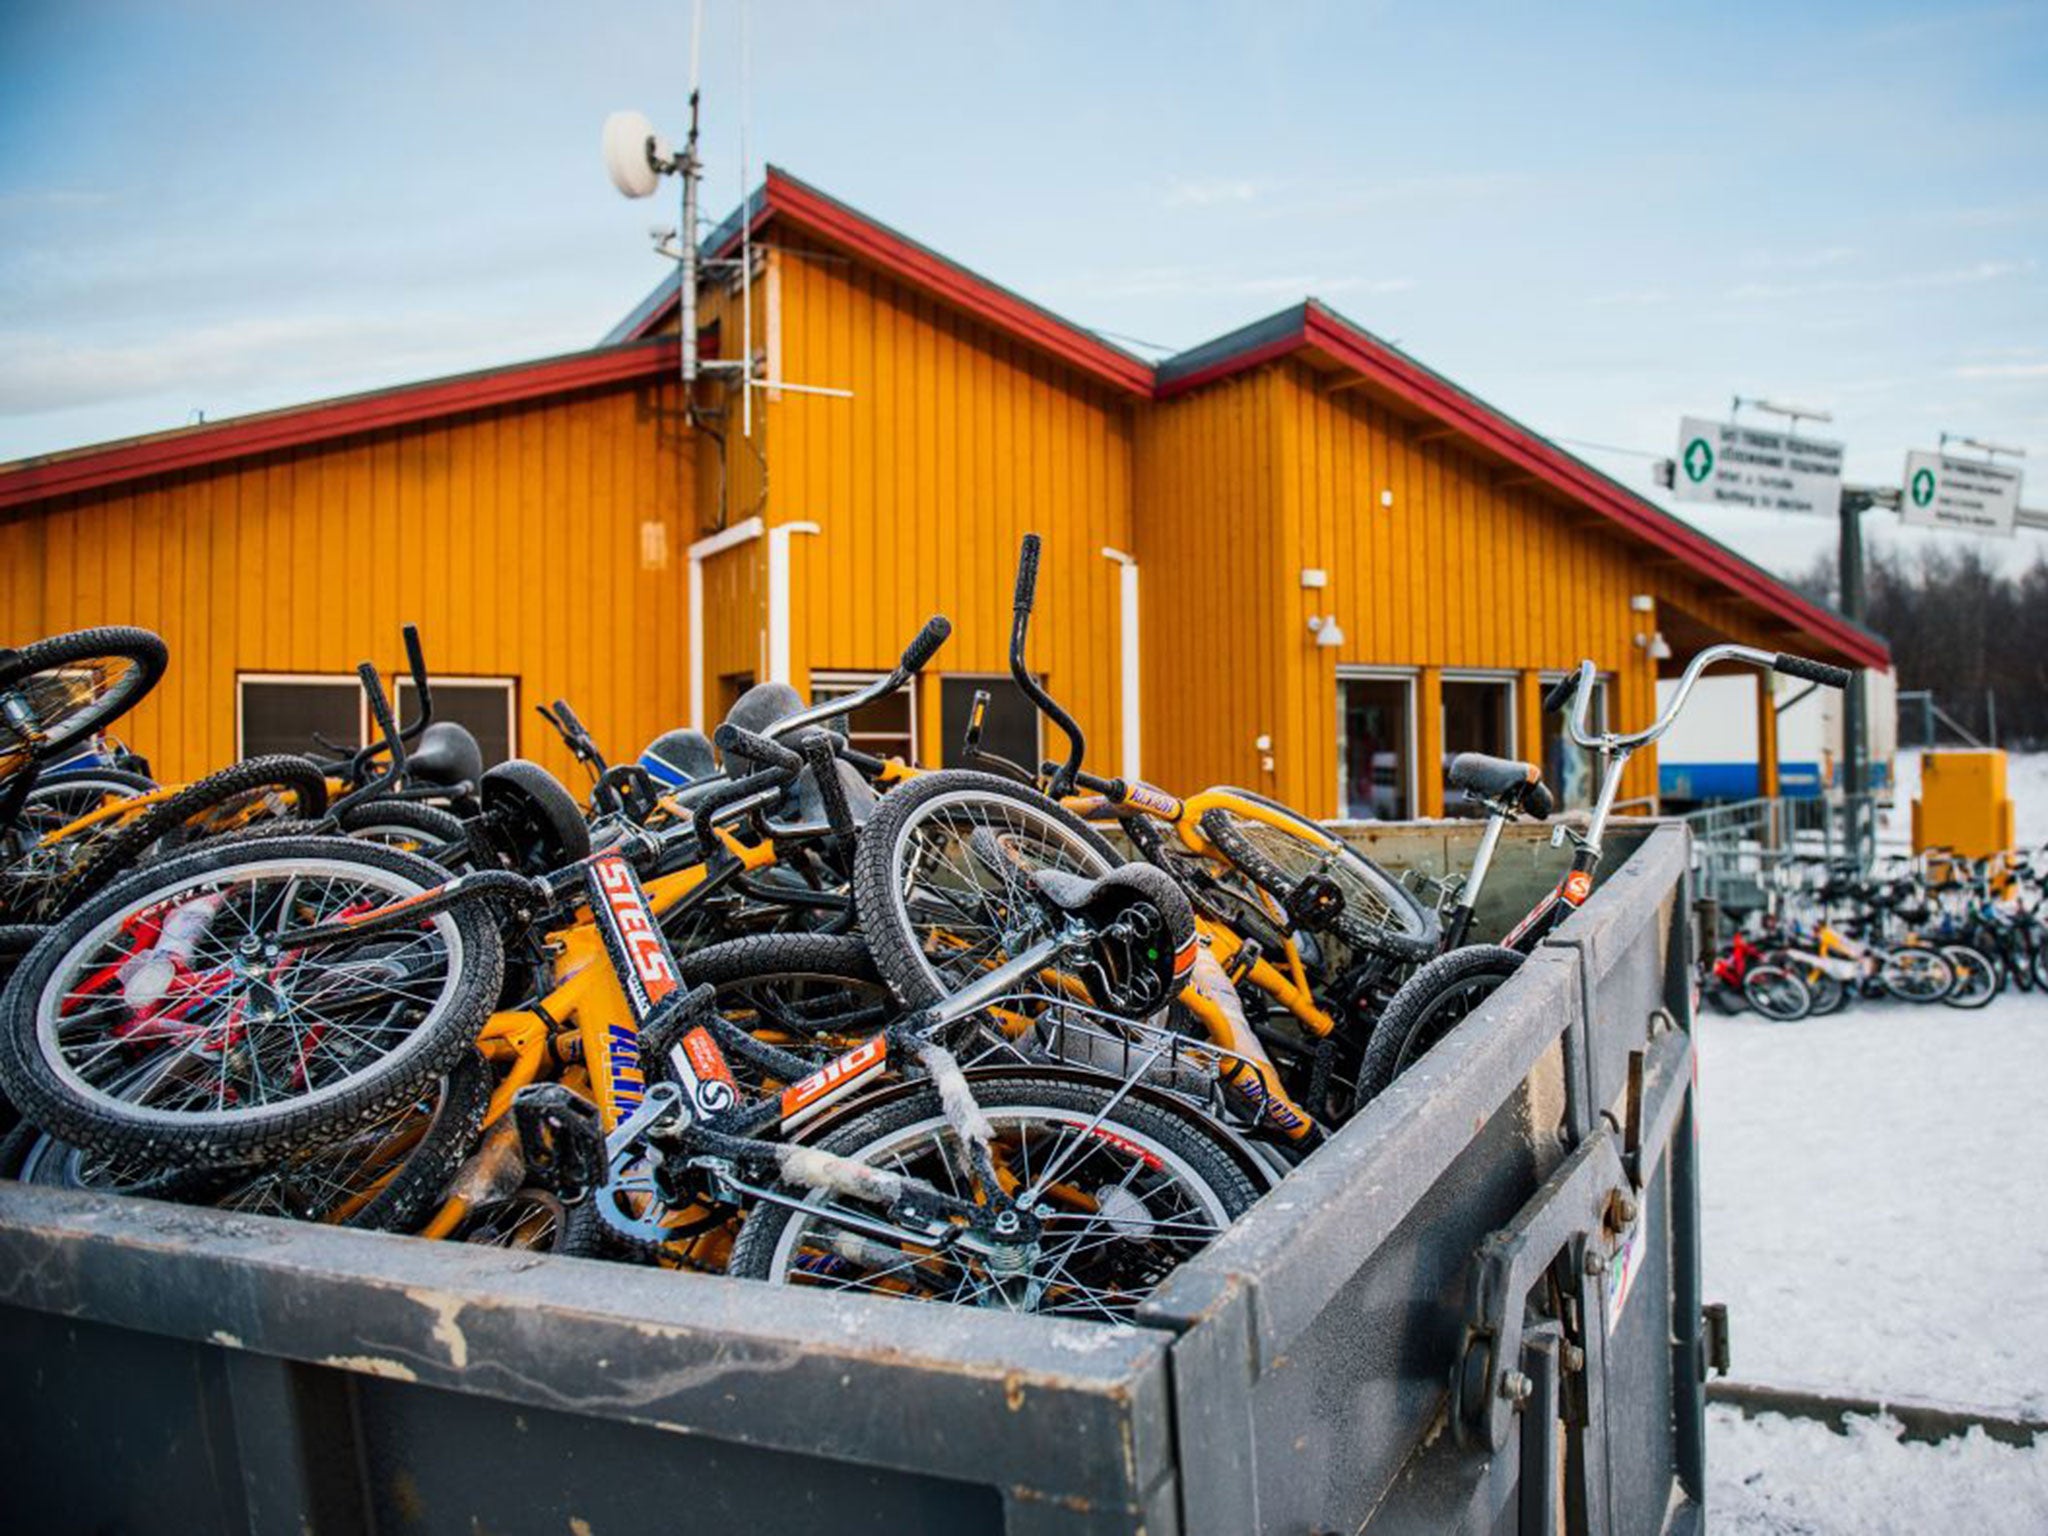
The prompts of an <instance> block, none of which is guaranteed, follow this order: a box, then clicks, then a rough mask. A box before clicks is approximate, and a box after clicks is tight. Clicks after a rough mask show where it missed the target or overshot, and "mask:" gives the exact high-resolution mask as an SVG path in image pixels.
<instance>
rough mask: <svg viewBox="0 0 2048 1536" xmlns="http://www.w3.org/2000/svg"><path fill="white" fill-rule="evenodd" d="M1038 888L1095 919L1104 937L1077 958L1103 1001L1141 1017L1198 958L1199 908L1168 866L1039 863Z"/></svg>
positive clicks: (1063, 907)
mask: <svg viewBox="0 0 2048 1536" xmlns="http://www.w3.org/2000/svg"><path fill="white" fill-rule="evenodd" d="M1029 878H1030V882H1031V888H1032V890H1033V891H1035V892H1036V893H1037V894H1038V895H1039V896H1040V897H1041V898H1042V899H1043V900H1045V901H1046V902H1048V903H1050V904H1051V905H1052V906H1054V907H1056V908H1058V909H1059V910H1060V911H1062V912H1070V913H1073V914H1075V915H1077V916H1079V917H1082V918H1084V919H1085V920H1086V921H1088V922H1089V923H1091V924H1092V925H1094V927H1095V928H1096V930H1097V940H1096V943H1095V945H1094V946H1093V949H1092V952H1091V955H1090V957H1089V958H1088V959H1086V960H1083V961H1081V962H1080V963H1079V964H1078V965H1077V967H1076V968H1077V970H1078V971H1079V973H1080V975H1081V978H1082V981H1083V983H1084V984H1085V985H1086V986H1087V988H1088V991H1089V993H1090V994H1091V995H1092V996H1093V997H1094V998H1095V1000H1096V1002H1098V1003H1100V1004H1101V1005H1102V1006H1103V1007H1105V1008H1109V1009H1111V1010H1113V1011H1115V1012H1119V1013H1124V1014H1126V1015H1128V1016H1132V1017H1136V1016H1138V1015H1140V1014H1144V1013H1149V1012H1151V1011H1152V1010H1153V1009H1156V1008H1161V1007H1164V1006H1165V1005H1166V1004H1167V1003H1169V1002H1171V1001H1172V1000H1173V999H1174V997H1175V996H1176V995H1178V993H1179V992H1180V989H1181V987H1182V986H1183V985H1184V984H1185V983H1186V981H1187V976H1188V973H1189V971H1190V970H1191V969H1192V967H1193V965H1194V960H1195V914H1194V909H1193V908H1192V907H1190V906H1189V905H1188V898H1187V893H1186V892H1184V891H1182V890H1181V888H1180V884H1179V882H1177V881H1176V880H1175V879H1174V878H1173V876H1171V875H1169V874H1167V873H1166V871H1165V870H1163V869H1159V868H1156V867H1155V866H1153V865H1150V864H1124V865H1120V866H1119V867H1117V868H1116V869H1113V870H1111V871H1110V872H1109V873H1108V874H1106V875H1099V876H1097V877H1096V878H1094V879H1090V878H1089V877H1088V876H1086V875H1075V874H1069V873H1067V872H1066V871H1065V870H1057V869H1038V870H1033V871H1032V872H1031V874H1030V877H1029Z"/></svg>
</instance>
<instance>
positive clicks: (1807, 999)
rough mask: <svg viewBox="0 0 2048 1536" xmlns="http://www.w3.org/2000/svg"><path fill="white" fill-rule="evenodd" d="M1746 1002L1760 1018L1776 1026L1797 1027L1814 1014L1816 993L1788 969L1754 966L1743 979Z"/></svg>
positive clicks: (1795, 972)
mask: <svg viewBox="0 0 2048 1536" xmlns="http://www.w3.org/2000/svg"><path fill="white" fill-rule="evenodd" d="M1742 998H1743V1001H1744V1002H1746V1003H1748V1004H1749V1006H1750V1008H1751V1009H1752V1010H1753V1011H1754V1012H1755V1013H1756V1016H1757V1017H1758V1018H1760V1019H1768V1020H1770V1021H1771V1022H1772V1023H1773V1024H1797V1023H1798V1022H1799V1021H1800V1020H1801V1019H1803V1018H1805V1017H1807V1016H1808V1015H1809V1014H1811V1013H1812V1012H1813V993H1812V992H1811V991H1809V990H1808V988H1807V985H1806V982H1805V980H1804V979H1803V978H1802V977H1801V976H1800V975H1799V973H1798V972H1797V971H1795V970H1792V969H1791V968H1790V967H1788V966H1782V965H1753V966H1751V967H1750V968H1749V973H1748V974H1747V975H1745V976H1744V977H1743V978H1742Z"/></svg>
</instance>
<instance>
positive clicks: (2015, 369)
mask: <svg viewBox="0 0 2048 1536" xmlns="http://www.w3.org/2000/svg"><path fill="white" fill-rule="evenodd" d="M1949 372H1950V374H1952V375H1953V376H1954V377H1956V378H1958V379H2048V363H1969V364H1966V365H1965V366H1963V367H1961V368H1951V369H1950V370H1949Z"/></svg>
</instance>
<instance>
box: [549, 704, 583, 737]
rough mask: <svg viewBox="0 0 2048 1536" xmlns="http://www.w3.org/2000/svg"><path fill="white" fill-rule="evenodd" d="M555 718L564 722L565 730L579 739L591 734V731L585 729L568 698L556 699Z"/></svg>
mask: <svg viewBox="0 0 2048 1536" xmlns="http://www.w3.org/2000/svg"><path fill="white" fill-rule="evenodd" d="M555 718H556V719H557V720H559V721H561V722H562V728H563V729H564V730H566V731H567V732H568V733H569V734H570V735H571V736H573V737H575V738H577V739H578V740H582V739H584V738H586V737H588V736H589V735H590V732H588V731H586V730H584V729H583V722H582V721H581V720H579V719H577V718H576V711H575V710H573V709H571V708H570V707H569V701H568V700H567V699H557V700H555Z"/></svg>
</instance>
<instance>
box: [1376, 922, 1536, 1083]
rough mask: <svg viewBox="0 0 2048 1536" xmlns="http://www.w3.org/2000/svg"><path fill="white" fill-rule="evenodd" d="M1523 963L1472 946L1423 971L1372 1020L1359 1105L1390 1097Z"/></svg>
mask: <svg viewBox="0 0 2048 1536" xmlns="http://www.w3.org/2000/svg"><path fill="white" fill-rule="evenodd" d="M1524 958H1526V957H1525V956H1524V955H1523V954H1522V952H1521V951H1520V950H1515V949H1508V948H1506V947H1505V946H1503V945H1499V944H1468V945H1466V946H1465V947H1464V948H1463V949H1454V950H1452V951H1450V952H1449V953H1448V954H1443V955H1439V956H1437V957H1436V959H1434V960H1432V961H1430V962H1429V963H1428V964H1427V965H1424V966H1420V967H1418V968H1417V969H1416V972H1415V974H1414V975H1412V976H1410V977H1409V978H1408V979H1407V980H1406V981H1404V982H1402V983H1401V988H1400V990H1399V991H1397V992H1396V993H1395V994H1394V995H1393V997H1392V998H1390V999H1389V1000H1388V1002H1387V1006H1386V1007H1385V1008H1384V1009H1382V1010H1381V1011H1380V1015H1379V1017H1378V1018H1377V1019H1375V1020H1373V1026H1372V1038H1371V1039H1370V1040H1368V1041H1367V1042H1366V1047H1365V1062H1364V1065H1363V1066H1361V1067H1360V1069H1359V1073H1358V1101H1359V1103H1361V1104H1369V1103H1371V1102H1372V1101H1373V1100H1374V1099H1376V1098H1378V1097H1379V1096H1380V1095H1381V1094H1382V1093H1384V1092H1386V1091H1387V1087H1388V1085H1390V1084H1391V1083H1392V1082H1393V1081H1394V1079H1395V1078H1397V1077H1399V1076H1400V1075H1401V1074H1402V1073H1403V1072H1405V1071H1407V1070H1408V1069H1409V1068H1410V1067H1412V1066H1413V1065H1414V1064H1415V1063H1416V1062H1417V1061H1419V1060H1420V1059H1421V1058H1422V1057H1423V1055H1425V1054H1426V1053H1427V1052H1428V1051H1429V1050H1430V1048H1431V1047H1433V1046H1435V1045H1436V1044H1437V1043H1438V1042H1439V1041H1441V1040H1442V1039H1443V1038H1444V1037H1445V1036H1446V1035H1448V1034H1449V1033H1450V1032H1451V1031H1452V1030H1453V1029H1455V1028H1456V1027H1457V1026H1458V1025H1459V1024H1462V1023H1463V1022H1464V1021H1465V1020H1466V1019H1467V1018H1468V1017H1470V1016H1471V1013H1472V1010H1473V1009H1475V1008H1477V1007H1478V1006H1479V1005H1480V1004H1481V1003H1483V1002H1485V1001H1486V999H1487V998H1489V997H1491V996H1492V995H1493V994H1494V993H1495V992H1496V991H1498V990H1499V988H1500V987H1501V985H1502V984H1503V983H1504V982H1506V981H1507V980H1508V979H1509V978H1510V977H1511V976H1513V975H1514V974H1515V972H1516V971H1518V970H1520V969H1521V968H1522V961H1523V960H1524Z"/></svg>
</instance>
